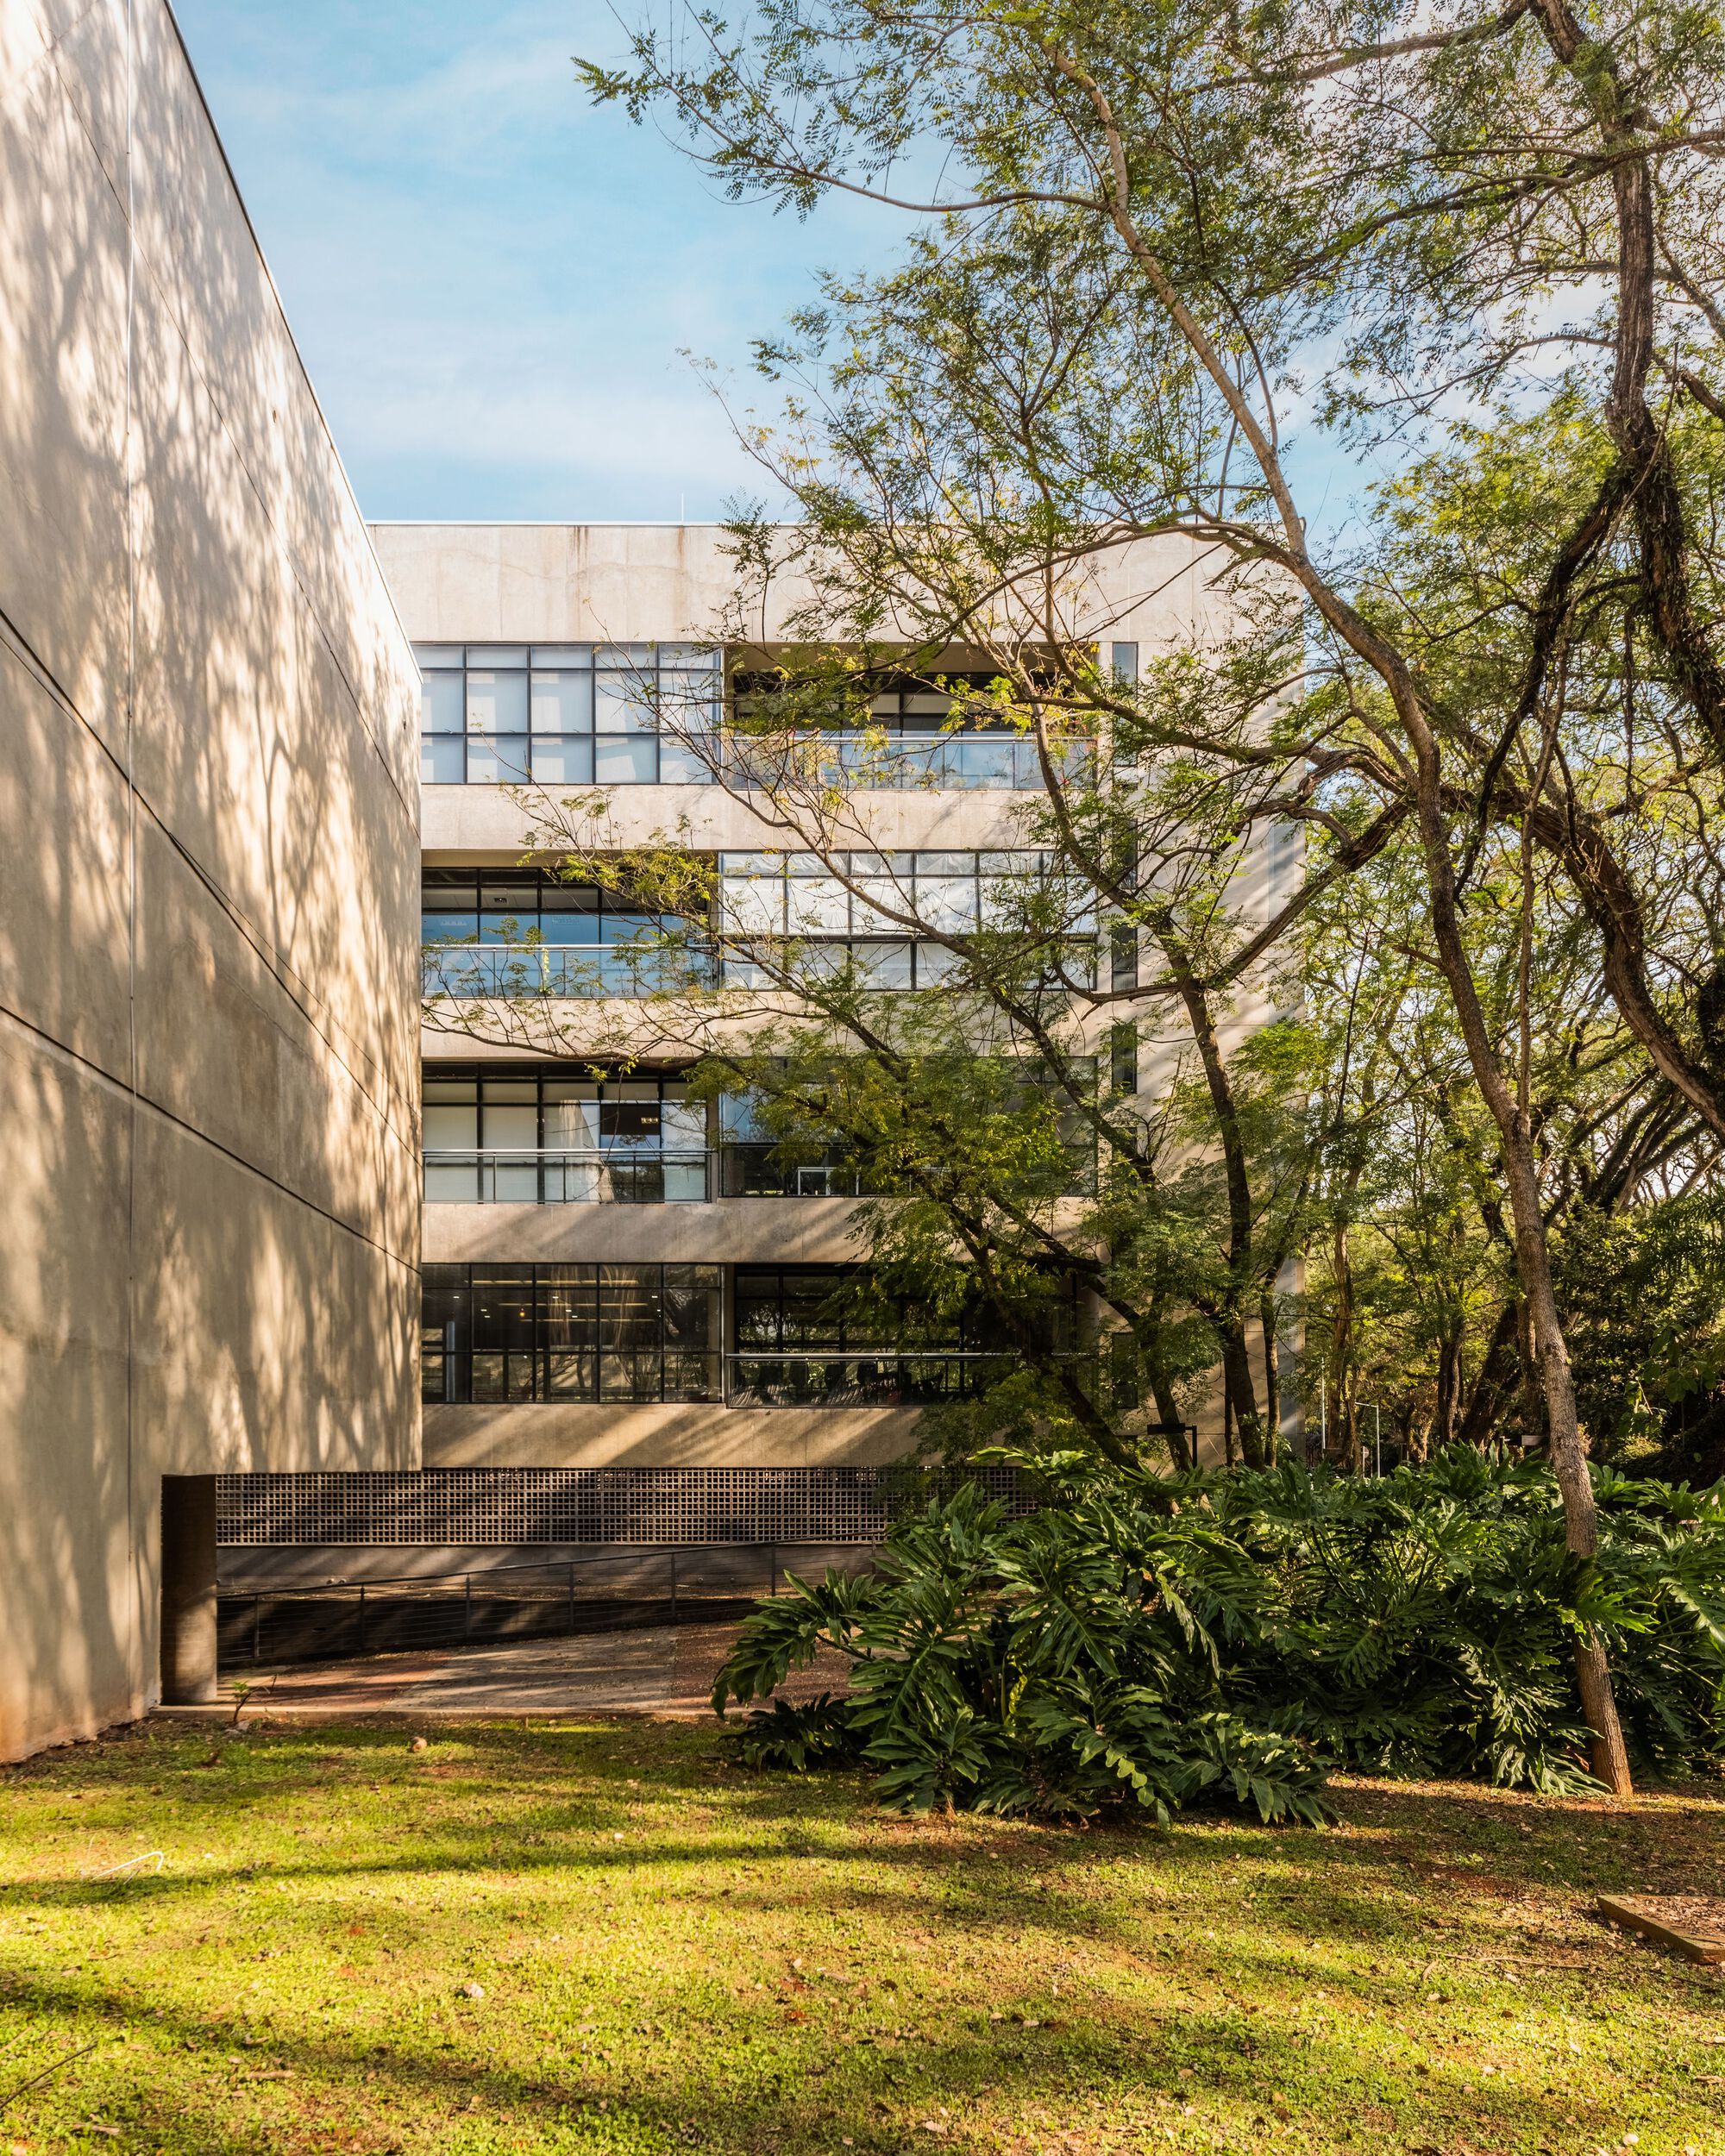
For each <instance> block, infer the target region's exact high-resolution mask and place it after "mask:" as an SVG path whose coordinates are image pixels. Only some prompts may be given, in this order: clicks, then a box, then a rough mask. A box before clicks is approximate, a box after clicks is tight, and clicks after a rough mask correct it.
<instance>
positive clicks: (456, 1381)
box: [420, 1260, 724, 1407]
mask: <svg viewBox="0 0 1725 2156" xmlns="http://www.w3.org/2000/svg"><path fill="white" fill-rule="evenodd" d="M422 1283H423V1296H424V1307H423V1313H422V1324H421V1352H420V1369H421V1380H420V1389H421V1397H422V1398H423V1401H425V1403H426V1405H427V1406H433V1405H439V1406H442V1405H455V1406H463V1405H470V1404H476V1405H481V1406H490V1405H499V1406H500V1405H513V1404H516V1403H528V1402H550V1403H553V1404H559V1405H562V1406H565V1407H578V1406H582V1405H586V1406H595V1405H605V1404H616V1405H619V1406H620V1405H625V1404H642V1403H647V1404H651V1403H655V1402H659V1401H712V1402H714V1403H717V1402H718V1401H719V1400H720V1399H721V1398H722V1397H723V1390H724V1381H723V1375H722V1372H723V1342H724V1269H723V1268H722V1267H720V1266H718V1265H697V1264H688V1265H661V1264H650V1263H638V1264H625V1265H616V1264H612V1265H605V1264H561V1263H532V1264H512V1263H486V1262H484V1261H482V1260H473V1261H470V1262H467V1263H460V1264H430V1265H427V1266H425V1267H424V1268H423V1275H422ZM608 1289H609V1290H611V1291H612V1294H614V1295H617V1296H618V1297H622V1296H626V1295H629V1294H642V1293H645V1294H648V1295H649V1296H650V1297H651V1298H652V1304H653V1319H652V1325H651V1328H650V1329H651V1331H652V1333H653V1338H652V1339H651V1340H650V1341H649V1340H648V1339H646V1338H642V1339H638V1340H633V1341H630V1340H626V1339H625V1340H622V1341H618V1340H616V1339H613V1340H612V1342H611V1343H609V1344H608V1343H607V1341H606V1338H605V1331H606V1325H607V1320H608V1319H610V1321H611V1322H612V1323H613V1324H614V1323H615V1322H616V1320H617V1318H618V1312H617V1311H616V1310H615V1309H612V1310H610V1311H608V1310H607V1304H606V1291H607V1290H608ZM679 1290H680V1291H681V1292H683V1293H686V1294H697V1295H701V1296H706V1297H710V1298H712V1301H711V1302H710V1303H709V1306H708V1307H709V1309H710V1310H712V1311H715V1312H716V1313H717V1314H716V1318H715V1321H714V1323H713V1325H712V1327H711V1328H710V1337H709V1338H707V1339H706V1341H705V1342H703V1343H697V1342H695V1341H693V1340H689V1341H687V1342H684V1341H683V1340H681V1338H679V1337H678V1336H677V1334H676V1332H675V1329H674V1325H673V1324H672V1322H671V1309H670V1305H669V1301H668V1297H669V1295H670V1294H671V1293H673V1292H675V1291H679ZM486 1293H489V1294H492V1296H493V1297H494V1298H495V1299H496V1300H497V1301H498V1302H499V1303H503V1302H505V1301H506V1300H513V1301H514V1303H515V1305H516V1307H515V1309H514V1311H513V1313H511V1312H510V1311H509V1310H507V1309H504V1310H502V1311H499V1312H498V1313H489V1312H482V1311H481V1309H480V1304H479V1300H478V1298H479V1296H480V1294H486ZM439 1296H453V1297H462V1298H465V1323H464V1324H463V1313H462V1311H461V1309H459V1308H456V1309H451V1310H450V1311H449V1313H447V1314H444V1315H442V1317H441V1319H440V1321H439V1322H438V1323H436V1325H434V1323H433V1319H434V1317H436V1316H437V1315H438V1313H437V1311H436V1303H435V1299H436V1298H437V1297H439ZM559 1296H568V1297H573V1298H582V1299H585V1300H586V1311H585V1312H584V1313H582V1312H577V1313H575V1315H574V1319H573V1320H571V1321H568V1333H569V1337H568V1338H557V1337H555V1334H556V1323H555V1320H556V1319H557V1316H558V1314H559V1313H558V1310H557V1306H556V1302H555V1298H556V1297H559ZM481 1316H485V1317H487V1318H488V1319H490V1322H489V1323H488V1324H487V1325H486V1326H483V1327H482V1326H481V1325H480V1319H481ZM583 1327H585V1337H582V1328H583ZM482 1330H483V1331H484V1332H486V1335H487V1336H488V1337H486V1338H485V1339H484V1340H483V1341H481V1339H480V1337H479V1335H480V1332H481V1331H482ZM673 1357H677V1358H678V1359H679V1363H680V1365H681V1368H680V1369H679V1371H678V1373H677V1375H676V1376H673V1364H672V1358H673ZM695 1365H699V1366H702V1367H701V1372H700V1375H699V1377H698V1378H695V1377H692V1376H690V1374H689V1373H690V1370H691V1368H692V1367H693V1366H695Z"/></svg>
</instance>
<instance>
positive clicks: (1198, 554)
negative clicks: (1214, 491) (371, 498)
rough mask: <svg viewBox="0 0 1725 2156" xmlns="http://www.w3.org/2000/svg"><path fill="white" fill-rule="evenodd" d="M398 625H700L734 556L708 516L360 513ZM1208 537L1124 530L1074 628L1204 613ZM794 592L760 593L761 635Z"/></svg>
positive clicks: (1169, 626) (517, 629)
mask: <svg viewBox="0 0 1725 2156" xmlns="http://www.w3.org/2000/svg"><path fill="white" fill-rule="evenodd" d="M372 533H373V538H374V539H375V540H376V542H377V548H378V558H379V560H380V561H381V562H382V563H383V566H384V571H385V573H386V575H387V576H388V578H389V581H390V588H391V589H392V591H393V592H394V593H395V595H396V600H397V603H398V605H399V606H400V608H401V612H402V618H403V619H404V620H405V622H406V624H407V625H408V630H409V632H410V634H411V636H414V637H415V638H416V639H417V641H420V642H427V643H439V642H452V643H459V642H467V643H478V642H497V643H521V642H534V641H537V642H543V643H561V642H612V643H636V642H655V641H657V640H659V639H662V638H677V637H684V636H705V635H706V634H708V633H709V632H710V631H712V630H713V629H714V627H715V625H716V624H718V622H719V621H720V619H721V617H723V616H724V614H725V611H726V609H727V606H728V604H729V602H730V600H731V592H732V580H733V576H734V573H735V572H734V565H733V563H732V561H731V557H730V556H729V555H728V554H727V553H726V551H725V548H726V546H727V544H728V542H727V540H726V537H725V534H724V531H723V530H722V529H721V528H720V527H719V526H718V525H717V524H434V523H419V524H374V525H373V527H372ZM1219 559H1220V558H1219V556H1218V555H1216V553H1215V551H1214V548H1206V547H1204V546H1202V545H1201V544H1200V543H1199V542H1196V541H1194V540H1189V539H1183V538H1168V539H1145V540H1134V541H1132V542H1129V543H1128V544H1126V545H1125V546H1122V547H1120V548H1115V549H1113V551H1112V552H1111V553H1110V554H1109V555H1107V557H1106V559H1104V560H1102V561H1099V562H1097V563H1096V564H1095V565H1094V567H1091V568H1090V569H1089V570H1088V572H1087V573H1086V576H1085V578H1084V580H1083V583H1082V587H1081V588H1079V589H1077V590H1075V592H1073V594H1072V595H1071V603H1072V605H1073V606H1074V607H1075V608H1076V610H1077V611H1078V612H1079V613H1080V614H1081V615H1082V619H1083V624H1084V627H1085V630H1086V631H1087V633H1088V634H1091V635H1095V636H1117V637H1119V638H1120V639H1121V640H1122V641H1123V642H1138V643H1140V644H1143V645H1146V646H1158V647H1163V648H1165V647H1166V646H1167V645H1168V643H1169V642H1170V641H1171V640H1172V639H1173V638H1174V637H1175V636H1178V635H1180V634H1182V633H1183V632H1184V631H1185V630H1188V629H1189V627H1190V625H1191V624H1193V622H1195V621H1202V620H1204V619H1205V618H1206V617H1208V616H1209V615H1212V614H1215V615H1217V617H1218V618H1219V619H1220V613H1219V608H1218V603H1217V601H1216V599H1214V596H1213V595H1212V593H1211V592H1210V589H1209V579H1210V576H1211V575H1212V574H1213V573H1214V570H1215V568H1216V567H1217V566H1218V565H1219ZM806 596H807V594H806V590H805V588H804V587H803V586H802V585H801V584H800V582H799V580H796V579H794V578H781V580H779V582H778V583H777V584H776V585H775V586H774V587H773V588H772V589H771V590H770V591H769V592H768V593H767V595H766V598H765V599H764V602H763V603H762V611H761V616H760V618H759V620H758V622H757V623H754V624H751V629H752V630H753V632H754V633H755V634H756V635H758V636H760V637H761V639H762V641H763V642H772V641H773V639H774V638H775V637H777V636H781V635H782V634H783V632H784V626H785V623H786V621H787V618H788V617H790V615H791V613H792V612H793V610H794V609H795V608H796V607H797V606H798V605H800V604H801V603H802V602H803V601H804V600H805V599H806Z"/></svg>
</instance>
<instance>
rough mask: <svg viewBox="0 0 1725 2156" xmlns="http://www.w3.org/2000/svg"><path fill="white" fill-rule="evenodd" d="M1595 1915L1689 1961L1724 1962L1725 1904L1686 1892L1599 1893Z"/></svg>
mask: <svg viewBox="0 0 1725 2156" xmlns="http://www.w3.org/2000/svg"><path fill="white" fill-rule="evenodd" d="M1599 1914H1600V1915H1602V1916H1603V1917H1604V1918H1606V1919H1607V1921H1609V1922H1610V1923H1613V1924H1616V1925H1618V1926H1620V1927H1622V1929H1623V1930H1624V1931H1626V1932H1635V1933H1638V1934H1640V1936H1641V1937H1642V1938H1645V1939H1653V1940H1658V1941H1659V1945H1660V1946H1669V1947H1670V1948H1671V1950H1672V1952H1673V1953H1678V1954H1682V1955H1683V1956H1684V1959H1686V1960H1689V1961H1706V1962H1714V1961H1725V1903H1722V1902H1711V1901H1705V1900H1703V1899H1702V1898H1701V1897H1700V1896H1696V1895H1689V1894H1602V1895H1601V1896H1599Z"/></svg>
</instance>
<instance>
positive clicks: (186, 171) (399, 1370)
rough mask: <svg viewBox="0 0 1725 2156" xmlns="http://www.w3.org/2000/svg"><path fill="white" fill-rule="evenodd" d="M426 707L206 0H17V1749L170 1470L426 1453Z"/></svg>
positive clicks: (9, 1216)
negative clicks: (255, 196)
mask: <svg viewBox="0 0 1725 2156" xmlns="http://www.w3.org/2000/svg"><path fill="white" fill-rule="evenodd" d="M416 707H417V674H416V672H415V669H414V667H413V664H412V659H411V652H410V650H409V648H408V645H407V641H406V638H405V635H404V633H403V630H402V628H401V625H400V623H399V621H398V618H397V617H396V614H395V611H394V608H393V605H392V602H391V599H390V595H389V592H388V591H387V589H386V585H385V583H384V580H383V578H382V576H381V575H380V572H379V569H378V566H377V562H376V558H375V555H374V554H373V549H372V547H371V544H370V542H369V539H368V537H367V532H366V530H365V527H364V525H363V523H362V522H361V518H360V516H359V512H358V510H357V508H356V506H355V505H354V500H353V498H352V495H351V492H350V491H349V489H348V485H347V481H346V479H345V477H344V475H343V473H342V468H341V465H340V462H339V460H338V458H337V456H336V451H335V449H334V447H333V445H332V444H331V442H330V440H329V434H328V430H327V429H326V427H325V425H324V423H323V415H322V413H321V412H320V411H319V410H318V407H317V401H316V398H315V397H314V396H313V394H312V392H311V386H310V385H309V383H308V382H307V380H306V379H305V375H304V370H303V368H302V367H301V365H300V362H299V359H298V354H297V352H296V351H295V348H294V346H293V342H292V336H291V335H290V333H289V330H288V327H287V324H286V323H285V321H284V319H283V317H282V313H281V310H280V306H279V301H278V299H277V297H276V294H275V291H274V288H273V285H272V283H271V281H270V279H269V275H268V272H267V269H266V267H265V266H264V264H263V261H262V260H261V258H260V254H259V252H258V248H257V244H256V241H255V239H254V235H253V233H252V230H251V228H250V226H249V224H248V221H247V218H246V215H245V211H244V209H243V206H242V204H241V201H240V199H239V197H238V194H237V192H236V191H235V186H234V183H233V179H232V177H231V174H230V173H229V170H228V167H227V165H226V162H225V160H224V158H223V154H222V151H221V147H220V145H219V143H218V142H217V141H216V136H215V133H214V130H213V128H212V127H211V125H210V118H209V115H208V113H207V111H206V110H205V109H204V103H203V99H202V97H201V95H200V94H199V91H198V85H197V83H196V81H195V79H194V78H193V76H192V73H191V68H190V66H189V65H188V63H187V60H186V58H185V53H184V51H183V49H182V47H181V45H180V42H179V35H178V33H177V31H176V29H175V27H174V25H173V18H172V16H170V14H169V12H168V10H167V9H166V6H165V5H164V4H163V0H93V3H92V0H0V1127H3V1128H4V1130H5V1131H6V1133H7V1140H8V1142H7V1144H6V1147H5V1157H6V1163H7V1173H6V1175H5V1177H4V1180H3V1184H0V1647H3V1651H0V1757H4V1758H12V1757H16V1756H18V1755H20V1754H22V1753H24V1752H28V1751H30V1750H31V1749H33V1748H34V1747H36V1746H38V1745H43V1744H46V1743H49V1742H52V1741H54V1740H57V1739H64V1738H70V1737H75V1736H78V1735H84V1734H88V1733H91V1732H93V1731H95V1730H97V1729H98V1728H100V1727H103V1725H105V1724H109V1723H112V1722H114V1721H116V1720H122V1719H124V1718H126V1717H129V1716H131V1715H135V1714H138V1713H140V1712H141V1711H142V1710H143V1709H144V1708H146V1707H147V1705H148V1704H149V1703H150V1702H151V1701H152V1700H153V1699H154V1697H156V1696H157V1695H158V1693H159V1690H160V1660H161V1649H160V1603H161V1585H162V1583H161V1537H160V1515H161V1501H162V1482H163V1477H164V1476H185V1477H189V1478H202V1477H205V1476H209V1475H210V1474H212V1473H213V1472H216V1471H218V1470H246V1469H263V1468H272V1469H278V1470H295V1469H301V1468H320V1467H321V1468H349V1467H352V1468H359V1467H366V1468H386V1467H406V1466H411V1465H414V1464H416V1463H417V1399H416V1395H417V1377H416V1367H415V1363H416V1354H417V1348H416V1342H417V1293H418V1281H417V1255H418V1197H417V1120H418V1111H417V867H418V856H417V773H416V765H415V755H416V751H415V740H416V732H417V722H416ZM176 1540H177V1542H179V1543H184V1544H185V1546H186V1547H187V1548H192V1547H194V1546H201V1545H200V1538H199V1537H198V1536H196V1535H185V1534H180V1535H179V1536H177V1538H176ZM200 1591H201V1590H200V1589H198V1583H195V1582H194V1583H191V1587H190V1589H186V1590H185V1592H181V1591H179V1589H177V1590H176V1594H175V1596H174V1598H173V1601H174V1608H175V1609H176V1611H177V1612H178V1613H179V1620H181V1621H180V1631H181V1632H182V1633H184V1634H185V1638H188V1639H189V1638H191V1636H192V1634H191V1633H190V1632H186V1631H185V1611H186V1610H187V1609H188V1608H201V1604H200V1602H199V1600H198V1595H199V1592H200ZM198 1621H199V1623H200V1624H201V1622H202V1620H201V1617H200V1619H199V1620H198Z"/></svg>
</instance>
